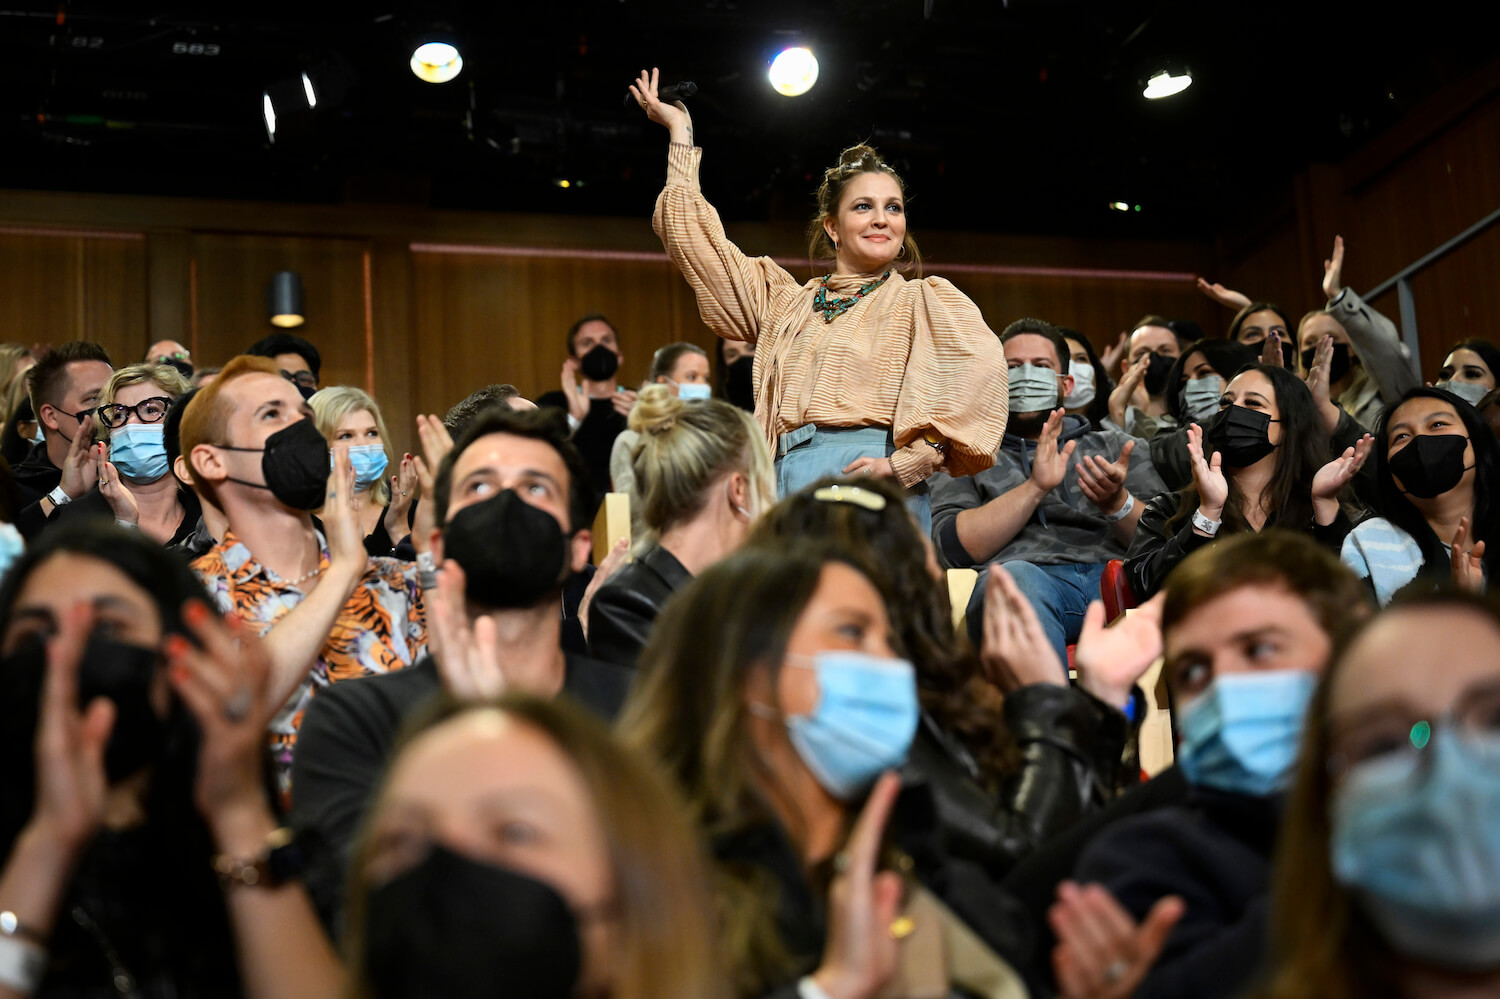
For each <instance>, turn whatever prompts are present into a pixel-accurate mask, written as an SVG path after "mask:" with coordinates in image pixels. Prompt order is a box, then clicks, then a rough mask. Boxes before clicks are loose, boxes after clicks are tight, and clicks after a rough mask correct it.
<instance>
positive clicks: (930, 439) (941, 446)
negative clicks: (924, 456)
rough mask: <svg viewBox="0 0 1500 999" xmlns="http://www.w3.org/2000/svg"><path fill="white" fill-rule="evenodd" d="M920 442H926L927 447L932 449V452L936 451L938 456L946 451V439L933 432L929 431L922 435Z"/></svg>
mask: <svg viewBox="0 0 1500 999" xmlns="http://www.w3.org/2000/svg"><path fill="white" fill-rule="evenodd" d="M922 440H924V441H926V442H927V446H928V447H930V448H932V449H933V450H934V451H937V452H938V453H940V454H941V453H945V452H947V450H948V439H947V438H946V437H944V436H943V435H942V434H938V433H934V432H933V431H931V430H929V431H927V433H925V434H923V435H922Z"/></svg>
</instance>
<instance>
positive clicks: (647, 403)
mask: <svg viewBox="0 0 1500 999" xmlns="http://www.w3.org/2000/svg"><path fill="white" fill-rule="evenodd" d="M684 405H685V403H683V401H682V400H681V399H679V398H677V397H676V396H675V395H673V394H672V391H671V389H669V388H667V387H666V386H665V385H648V386H646V387H645V388H643V389H641V394H640V396H639V397H638V398H637V399H636V403H635V407H634V408H633V409H631V411H630V420H629V426H630V429H631V430H634V431H635V432H636V433H638V434H653V435H654V434H664V433H666V432H667V431H668V430H671V429H672V428H673V427H675V426H677V417H678V416H679V415H680V414H681V413H682V409H683V406H684Z"/></svg>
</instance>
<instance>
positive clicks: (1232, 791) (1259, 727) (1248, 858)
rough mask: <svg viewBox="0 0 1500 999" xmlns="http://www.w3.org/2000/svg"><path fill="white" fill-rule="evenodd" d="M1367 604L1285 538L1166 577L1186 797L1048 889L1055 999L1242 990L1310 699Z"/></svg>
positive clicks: (1186, 996)
mask: <svg viewBox="0 0 1500 999" xmlns="http://www.w3.org/2000/svg"><path fill="white" fill-rule="evenodd" d="M1366 607H1368V605H1367V604H1366V603H1365V601H1364V598H1363V594H1362V593H1361V589H1360V585H1359V583H1358V581H1357V580H1355V579H1354V577H1353V575H1352V574H1351V573H1349V572H1347V571H1345V570H1344V569H1343V567H1342V566H1340V565H1339V562H1338V560H1337V559H1336V558H1335V557H1334V556H1333V555H1332V554H1331V553H1329V552H1327V551H1326V550H1324V549H1323V548H1322V547H1321V546H1319V545H1315V544H1309V543H1308V542H1307V541H1306V540H1305V539H1303V538H1301V537H1298V536H1295V535H1293V534H1291V533H1289V532H1283V531H1273V532H1270V533H1268V534H1267V535H1265V536H1263V537H1254V538H1251V537H1244V538H1237V539H1235V540H1234V541H1233V542H1226V543H1225V546H1224V547H1223V548H1222V549H1219V550H1216V551H1213V552H1212V553H1204V554H1201V555H1195V556H1193V557H1192V558H1191V559H1190V560H1188V561H1187V562H1185V563H1183V565H1182V566H1181V567H1180V568H1179V569H1178V570H1177V572H1176V573H1174V574H1173V576H1172V580H1171V583H1170V585H1169V587H1168V592H1167V599H1166V602H1165V603H1164V604H1163V606H1162V628H1163V632H1164V635H1165V644H1166V650H1167V651H1166V662H1165V665H1164V666H1163V675H1164V677H1165V678H1166V682H1167V685H1168V687H1169V688H1170V690H1171V693H1172V702H1173V704H1174V705H1175V706H1176V718H1175V719H1174V721H1175V723H1176V727H1177V729H1178V731H1179V732H1180V733H1181V742H1180V744H1179V746H1178V751H1177V767H1178V769H1179V770H1180V771H1181V772H1182V776H1184V777H1185V778H1186V779H1187V785H1188V789H1187V794H1186V796H1185V798H1184V799H1183V800H1182V802H1181V803H1180V804H1173V805H1168V806H1165V807H1161V808H1156V809H1154V810H1152V811H1149V812H1146V813H1143V814H1138V815H1135V816H1132V817H1129V818H1125V819H1122V820H1121V821H1119V822H1117V823H1115V824H1114V825H1112V826H1110V827H1109V828H1108V829H1105V830H1104V831H1102V832H1100V833H1099V834H1098V835H1097V836H1096V837H1095V838H1094V839H1093V841H1092V842H1091V843H1090V844H1089V845H1088V847H1087V848H1086V849H1085V850H1084V852H1083V855H1082V856H1081V858H1080V859H1079V863H1078V867H1077V870H1076V872H1075V874H1076V876H1077V881H1078V882H1079V883H1088V887H1086V888H1081V887H1080V886H1079V884H1078V883H1072V882H1069V883H1065V884H1064V885H1062V886H1061V888H1060V889H1059V892H1058V900H1059V901H1058V904H1057V905H1056V906H1055V907H1054V909H1053V911H1052V913H1051V916H1050V922H1051V924H1052V927H1053V929H1054V931H1055V932H1056V933H1057V938H1058V941H1059V943H1058V947H1057V950H1056V952H1055V953H1054V956H1053V963H1054V968H1055V972H1056V975H1057V980H1058V985H1059V986H1060V990H1061V992H1062V994H1063V995H1065V996H1091V995H1100V996H1102V995H1111V996H1114V995H1118V996H1138V997H1142V999H1144V997H1153V999H1155V997H1183V999H1214V997H1225V999H1228V997H1232V996H1238V995H1240V994H1241V993H1242V992H1243V991H1244V989H1245V988H1246V987H1247V986H1248V985H1250V984H1251V983H1252V980H1253V976H1254V974H1255V971H1256V969H1257V968H1258V967H1259V966H1260V962H1261V960H1262V957H1263V954H1264V949H1265V939H1266V934H1267V929H1268V926H1267V909H1268V903H1269V892H1270V880H1271V860H1272V856H1273V854H1274V852H1275V846H1276V834H1277V828H1278V826H1279V822H1280V818H1281V811H1282V801H1283V792H1284V791H1285V790H1286V788H1287V786H1288V785H1289V784H1290V783H1291V781H1292V778H1293V776H1294V773H1295V769H1296V763H1297V754H1298V750H1299V746H1300V745H1301V743H1302V729H1303V719H1304V717H1305V715H1306V713H1307V706H1308V702H1309V700H1310V699H1311V698H1312V696H1313V690H1314V688H1315V687H1316V685H1317V682H1318V675H1319V674H1320V673H1322V671H1323V670H1324V669H1325V668H1326V666H1327V665H1328V662H1329V658H1330V654H1331V651H1332V650H1333V649H1334V648H1336V647H1337V645H1338V643H1339V642H1340V641H1341V640H1342V639H1344V638H1345V637H1346V636H1347V634H1348V633H1349V632H1350V631H1351V630H1352V629H1353V628H1354V627H1355V626H1356V625H1357V623H1358V621H1359V620H1360V618H1361V617H1363V616H1364V615H1363V614H1362V613H1361V611H1362V610H1363V609H1364V608H1366ZM1320 762H1321V760H1320ZM1121 910H1123V911H1121ZM1174 923H1175V925H1174ZM1137 924H1139V928H1137ZM1100 926H1109V927H1111V929H1110V930H1107V931H1106V932H1105V933H1096V930H1098V929H1099V927H1100ZM1116 933H1118V934H1119V938H1118V939H1116V940H1114V941H1112V942H1108V941H1107V940H1106V938H1108V937H1109V936H1111V935H1113V934H1116ZM1147 942H1150V943H1151V944H1152V946H1151V947H1148V946H1144V944H1146V943H1147ZM1152 949H1159V952H1160V956H1159V957H1158V958H1157V959H1156V960H1155V963H1154V964H1152V962H1151V961H1150V959H1149V957H1146V956H1145V955H1146V954H1148V953H1149V952H1150V951H1151V950H1152ZM1153 956H1154V955H1153ZM1091 981H1092V982H1094V983H1096V984H1102V985H1104V986H1106V987H1103V988H1093V989H1091V988H1087V987H1084V985H1085V984H1086V983H1088V982H1091Z"/></svg>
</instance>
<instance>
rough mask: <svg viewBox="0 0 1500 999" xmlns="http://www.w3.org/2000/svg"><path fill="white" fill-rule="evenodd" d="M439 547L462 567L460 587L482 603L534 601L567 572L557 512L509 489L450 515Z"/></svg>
mask: <svg viewBox="0 0 1500 999" xmlns="http://www.w3.org/2000/svg"><path fill="white" fill-rule="evenodd" d="M443 552H444V555H445V557H447V558H451V559H453V560H454V561H455V562H457V563H458V565H459V568H461V569H463V571H464V579H465V583H464V592H465V594H466V595H467V596H468V598H469V599H470V600H472V601H473V602H474V603H476V604H478V605H480V606H481V607H497V608H498V607H535V606H536V605H537V604H538V603H540V602H541V601H542V600H544V599H546V598H547V597H548V596H549V595H551V594H552V593H555V592H556V591H557V589H558V587H560V586H562V584H563V582H564V580H566V579H567V577H568V569H569V565H568V543H567V539H566V538H564V537H563V531H562V527H561V526H560V525H559V524H558V523H557V518H556V517H554V516H552V514H550V513H548V512H547V511H546V510H539V509H537V508H536V507H534V506H532V505H531V504H530V503H528V502H526V501H525V500H523V499H522V498H521V497H520V496H517V495H516V491H515V490H514V489H505V490H502V491H501V492H500V493H499V494H498V495H496V496H491V497H489V498H488V499H485V500H481V501H480V502H478V503H475V504H473V505H471V506H466V507H464V508H463V509H462V510H460V511H458V512H457V513H456V514H454V515H453V516H452V517H451V518H449V520H448V526H447V527H446V528H445V529H444V531H443Z"/></svg>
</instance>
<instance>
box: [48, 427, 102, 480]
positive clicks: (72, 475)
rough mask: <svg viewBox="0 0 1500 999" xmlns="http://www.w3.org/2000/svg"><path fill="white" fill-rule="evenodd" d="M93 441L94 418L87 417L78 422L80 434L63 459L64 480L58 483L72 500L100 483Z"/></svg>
mask: <svg viewBox="0 0 1500 999" xmlns="http://www.w3.org/2000/svg"><path fill="white" fill-rule="evenodd" d="M93 439H94V418H93V417H92V416H85V417H84V418H83V419H81V420H79V421H78V433H77V434H75V435H74V437H73V440H72V443H70V444H69V445H68V453H67V455H66V456H65V457H64V458H63V467H62V479H61V481H60V482H59V483H58V484H59V485H61V486H62V491H63V492H65V493H67V494H68V496H69V497H70V498H72V499H77V498H78V497H80V496H82V495H83V494H84V493H86V492H88V491H89V490H90V489H92V488H94V483H96V482H98V481H99V467H98V462H97V456H96V454H95V452H94V448H93V445H92V441H93Z"/></svg>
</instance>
